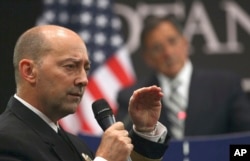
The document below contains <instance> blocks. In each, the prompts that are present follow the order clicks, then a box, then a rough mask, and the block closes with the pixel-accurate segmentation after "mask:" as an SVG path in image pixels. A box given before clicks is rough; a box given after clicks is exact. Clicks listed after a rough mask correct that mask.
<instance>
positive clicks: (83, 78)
mask: <svg viewBox="0 0 250 161" xmlns="http://www.w3.org/2000/svg"><path fill="white" fill-rule="evenodd" d="M87 84H88V76H87V72H86V70H85V69H82V70H81V72H79V73H78V75H77V77H76V79H75V85H77V86H80V87H84V86H86V85H87Z"/></svg>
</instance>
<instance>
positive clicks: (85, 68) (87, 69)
mask: <svg viewBox="0 0 250 161" xmlns="http://www.w3.org/2000/svg"><path fill="white" fill-rule="evenodd" d="M84 70H85V71H86V73H87V74H88V73H89V71H90V66H86V67H84Z"/></svg>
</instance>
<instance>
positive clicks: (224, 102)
mask: <svg viewBox="0 0 250 161" xmlns="http://www.w3.org/2000/svg"><path fill="white" fill-rule="evenodd" d="M150 85H157V86H159V82H158V80H157V77H156V75H154V74H153V75H152V76H151V77H150V78H148V79H146V80H143V81H138V82H137V83H136V84H135V85H133V86H132V87H130V88H126V89H124V90H122V91H120V92H119V94H118V103H119V106H120V107H119V111H118V113H117V116H116V117H117V120H120V121H124V122H125V124H126V125H127V128H128V127H130V126H131V124H130V123H129V121H128V120H129V119H128V117H126V115H127V110H128V109H127V107H128V103H127V102H128V99H129V97H130V96H131V95H132V92H133V91H134V90H135V89H138V88H139V87H143V86H150ZM162 105H163V108H162V111H161V116H160V121H161V122H162V123H163V124H164V125H166V126H167V127H169V125H170V123H169V120H168V118H167V115H166V113H167V112H168V110H167V108H166V105H164V103H163V102H162ZM186 113H187V119H186V122H185V134H184V135H185V136H197V135H216V134H224V133H230V132H240V131H246V130H250V104H249V100H248V98H247V96H246V94H245V93H244V92H243V90H242V88H241V85H240V78H238V77H237V76H236V75H234V74H232V73H229V72H224V71H223V72H222V71H208V70H197V69H196V68H195V69H194V71H193V73H192V76H191V84H190V89H189V103H188V107H187V111H186ZM169 134H170V135H171V131H169Z"/></svg>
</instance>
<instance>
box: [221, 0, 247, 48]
mask: <svg viewBox="0 0 250 161" xmlns="http://www.w3.org/2000/svg"><path fill="white" fill-rule="evenodd" d="M222 7H223V8H224V10H225V12H226V19H227V20H226V22H227V24H226V26H227V36H228V41H227V48H228V49H229V50H231V51H237V50H239V49H240V48H241V44H240V43H239V42H237V41H238V35H237V22H238V24H239V25H240V26H241V27H243V28H244V29H245V30H246V31H247V32H248V34H250V17H249V16H248V14H247V13H246V12H245V11H244V10H242V8H240V6H239V5H238V4H237V3H235V2H232V1H228V2H226V3H222Z"/></svg>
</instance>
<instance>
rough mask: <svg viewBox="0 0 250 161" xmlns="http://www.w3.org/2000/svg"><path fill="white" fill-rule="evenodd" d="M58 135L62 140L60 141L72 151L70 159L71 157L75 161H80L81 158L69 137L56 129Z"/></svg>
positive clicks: (59, 129) (60, 129)
mask: <svg viewBox="0 0 250 161" xmlns="http://www.w3.org/2000/svg"><path fill="white" fill-rule="evenodd" d="M57 133H58V135H59V136H60V137H61V138H62V140H63V141H64V142H65V143H66V144H67V145H68V146H69V148H70V149H71V150H72V154H73V156H72V159H73V157H75V160H79V158H80V160H82V156H81V155H80V154H79V153H78V151H77V150H76V148H75V146H74V145H73V143H72V142H71V141H70V139H69V137H68V136H67V134H66V132H65V131H64V130H63V129H62V128H61V127H59V128H58V132H57Z"/></svg>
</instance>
